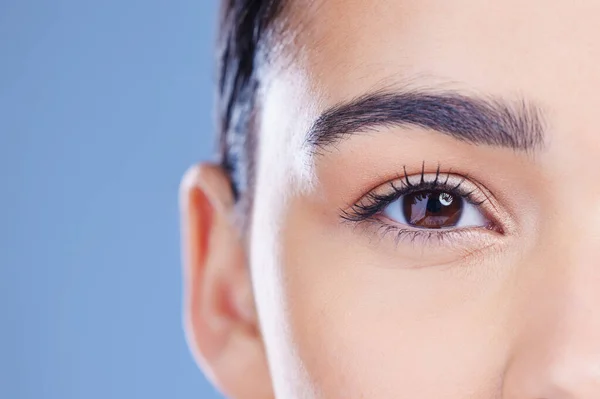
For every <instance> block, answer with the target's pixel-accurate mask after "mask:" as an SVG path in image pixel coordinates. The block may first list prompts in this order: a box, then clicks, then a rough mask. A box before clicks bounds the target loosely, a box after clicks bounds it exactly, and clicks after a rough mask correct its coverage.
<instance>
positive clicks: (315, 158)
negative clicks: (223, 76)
mask: <svg viewBox="0 0 600 399" xmlns="http://www.w3.org/2000/svg"><path fill="white" fill-rule="evenodd" d="M304 3H311V4H310V5H308V4H304ZM313 3H314V4H313ZM286 11H287V12H286V15H288V16H291V17H290V21H289V26H288V35H287V37H285V38H283V40H284V41H285V43H287V45H286V46H284V47H283V49H282V52H281V53H278V54H277V56H276V57H275V58H274V59H275V60H276V61H275V63H274V65H272V66H271V67H270V68H269V70H270V74H269V75H268V82H269V84H268V85H267V86H266V87H265V90H264V91H263V93H262V95H261V104H262V106H261V110H260V112H259V115H258V116H259V118H258V120H259V121H260V128H259V145H258V148H257V160H258V169H257V175H256V177H257V180H256V193H255V199H254V208H253V214H252V225H251V230H250V235H249V246H248V248H249V249H248V250H249V254H248V256H249V263H250V266H251V272H252V278H253V288H254V296H255V301H256V304H257V309H258V315H259V319H260V323H261V330H262V334H263V338H264V342H265V346H266V351H267V356H268V360H269V364H270V369H271V373H272V378H273V383H274V386H275V390H276V392H277V395H278V397H281V398H295V397H303V398H329V399H339V398H423V399H425V398H432V399H440V398H449V399H454V398H456V399H458V398H460V399H464V398H486V399H488V398H532V399H536V398H548V399H555V398H595V397H600V316H599V315H598V311H597V310H598V308H599V307H600V167H598V163H599V162H600V131H599V130H598V129H599V123H598V118H599V117H600V94H599V93H600V72H599V67H598V65H599V64H600V41H599V40H598V37H599V35H600V25H599V23H598V21H599V17H600V3H599V2H597V1H591V0H590V1H585V0H579V1H577V0H576V1H570V2H561V1H548V0H529V1H522V0H506V1H482V0H455V1H442V0H419V1H409V0H404V1H394V0H378V1H350V0H328V1H315V2H302V1H294V2H292V4H291V5H289V6H288V9H287V10H286Z"/></svg>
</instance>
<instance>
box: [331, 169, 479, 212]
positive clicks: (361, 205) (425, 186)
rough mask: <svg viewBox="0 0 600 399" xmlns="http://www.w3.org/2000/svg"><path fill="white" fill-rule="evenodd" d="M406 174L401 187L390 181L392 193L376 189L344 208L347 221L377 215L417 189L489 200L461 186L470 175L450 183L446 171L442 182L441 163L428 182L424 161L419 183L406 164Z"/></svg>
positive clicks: (401, 179) (402, 177)
mask: <svg viewBox="0 0 600 399" xmlns="http://www.w3.org/2000/svg"><path fill="white" fill-rule="evenodd" d="M403 171H404V175H403V176H401V177H400V176H399V177H398V179H397V180H396V181H400V183H401V185H402V186H401V187H398V186H396V184H395V183H394V181H391V182H389V183H388V184H389V185H390V187H391V188H392V190H391V193H389V194H384V195H381V194H377V193H376V192H375V191H371V192H369V193H367V194H366V195H365V196H364V197H363V198H361V200H360V201H359V202H357V203H356V204H354V205H352V206H351V207H350V209H348V210H342V211H341V213H342V218H343V219H344V220H346V221H350V222H360V221H363V220H366V219H369V218H370V217H372V216H375V215H376V214H378V213H379V212H381V211H382V210H383V209H384V208H385V207H386V206H387V205H389V204H390V203H392V202H394V201H396V200H397V199H398V198H400V197H402V196H403V195H408V194H411V193H414V192H417V191H426V190H438V191H446V192H449V193H452V194H458V195H460V196H461V197H462V198H464V199H465V200H466V201H468V202H469V203H471V204H473V205H476V206H479V205H481V204H483V203H484V202H485V201H486V200H488V199H489V198H488V196H487V194H485V199H483V200H481V201H474V200H473V198H472V194H473V192H474V191H475V190H472V191H465V190H463V189H461V188H460V187H461V186H462V184H463V183H464V182H465V180H467V179H468V175H459V174H455V175H458V176H460V177H461V180H460V182H459V183H458V184H456V185H450V184H448V180H449V179H450V176H451V175H452V174H453V173H452V172H451V170H450V171H448V172H447V173H446V178H445V180H444V181H443V182H442V181H440V165H439V164H438V167H437V170H436V173H435V179H434V180H433V181H430V182H427V181H425V163H423V165H422V168H421V178H420V181H419V182H418V183H412V182H411V181H410V180H409V179H408V177H409V175H408V173H407V172H406V166H403Z"/></svg>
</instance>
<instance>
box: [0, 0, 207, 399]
mask: <svg viewBox="0 0 600 399" xmlns="http://www.w3.org/2000/svg"><path fill="white" fill-rule="evenodd" d="M216 11H217V2H216V1H214V0H195V1H191V0H170V1H157V0H104V1H82V0H54V1H42V0H38V1H34V0H0V55H1V57H2V58H1V62H0V174H1V175H0V178H1V181H0V187H1V197H0V267H1V269H0V300H1V301H0V314H1V316H2V319H1V320H2V321H1V323H2V324H1V330H0V398H3V399H4V398H27V399H29V398H32V399H33V398H36V399H38V398H51V399H54V398H57V399H58V398H60V399H69V398H103V399H105V398H216V397H217V395H216V394H215V391H214V390H213V389H212V388H211V387H210V385H209V384H208V383H207V382H206V381H205V380H204V378H203V377H202V375H201V373H200V371H199V370H198V368H197V367H196V365H195V364H194V362H193V360H192V358H191V355H190V354H189V351H188V349H187V347H186V343H185V340H184V335H183V332H182V327H181V315H180V305H181V282H180V279H181V271H180V263H179V261H180V257H179V226H178V209H177V189H178V184H179V179H180V176H181V175H182V174H183V172H184V171H185V169H186V168H187V167H188V166H189V165H191V164H192V163H194V162H197V161H198V160H201V159H207V158H209V157H211V156H212V153H213V149H214V148H215V146H214V145H213V142H214V134H213V130H214V129H213V126H214V123H213V112H212V111H213V107H212V98H213V97H212V95H213V86H212V80H213V76H214V71H213V65H212V61H213V53H212V50H213V37H214V33H215V28H216V21H215V18H216V15H217V13H216Z"/></svg>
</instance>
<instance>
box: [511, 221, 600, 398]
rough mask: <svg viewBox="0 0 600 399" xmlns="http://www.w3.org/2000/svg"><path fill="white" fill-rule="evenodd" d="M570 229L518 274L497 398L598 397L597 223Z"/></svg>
mask: <svg viewBox="0 0 600 399" xmlns="http://www.w3.org/2000/svg"><path fill="white" fill-rule="evenodd" d="M595 226H598V227H595ZM570 228H572V229H575V230H574V231H573V232H572V233H571V234H568V235H565V234H563V233H564V232H562V233H561V234H557V235H556V236H555V237H554V240H552V239H550V240H549V241H546V242H545V243H543V244H542V245H543V247H544V249H543V250H540V251H536V253H538V254H542V255H541V256H540V258H539V259H536V260H535V261H533V262H531V263H530V265H528V266H525V267H523V270H522V271H521V272H519V273H518V276H517V279H518V280H520V281H517V283H518V284H519V286H521V287H522V289H520V290H518V291H516V292H517V294H516V295H517V296H519V298H517V300H516V301H514V303H515V304H516V305H515V306H517V307H518V309H514V312H516V313H517V314H519V315H520V316H519V317H518V318H519V320H520V322H519V323H518V325H519V331H518V333H516V334H515V337H516V338H515V340H516V341H515V345H514V347H513V352H512V357H511V359H510V361H509V362H508V364H507V367H506V370H505V379H504V389H503V398H511V399H512V398H514V399H517V398H523V399H525V398H531V399H540V398H543V399H563V398H600V224H598V223H591V224H589V225H587V226H581V225H579V226H577V227H570ZM565 237H569V238H568V239H567V238H565ZM547 238H550V237H547Z"/></svg>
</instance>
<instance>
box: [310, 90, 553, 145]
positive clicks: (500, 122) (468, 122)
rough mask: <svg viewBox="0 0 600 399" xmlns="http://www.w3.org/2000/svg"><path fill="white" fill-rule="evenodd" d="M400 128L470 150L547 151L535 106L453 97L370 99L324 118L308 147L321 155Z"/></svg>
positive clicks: (378, 95) (413, 94)
mask: <svg viewBox="0 0 600 399" xmlns="http://www.w3.org/2000/svg"><path fill="white" fill-rule="evenodd" d="M395 126H415V127H420V128H424V129H428V130H434V131H437V132H440V133H442V134H447V135H449V136H451V137H454V138H455V139H457V140H461V141H464V142H467V143H470V144H475V145H490V146H499V147H505V148H510V149H514V150H519V151H525V152H529V151H534V150H536V149H539V148H541V147H543V146H544V123H543V117H542V112H541V110H540V108H538V107H537V106H535V105H533V104H532V103H529V102H527V101H525V100H518V101H512V102H510V101H506V100H503V99H496V98H483V97H473V96H467V95H463V94H461V93H459V92H452V91H450V92H443V93H433V94H432V93H427V92H420V91H407V92H400V93H398V92H384V91H379V92H374V93H369V94H366V95H364V96H362V97H359V98H357V99H354V100H352V101H350V102H347V103H342V104H339V105H336V106H334V107H332V108H330V109H328V110H327V111H325V112H324V113H323V114H321V116H320V117H319V118H318V119H317V120H316V121H315V122H314V123H313V125H312V127H311V128H310V130H309V132H308V135H307V138H306V141H307V143H308V144H309V145H310V146H311V147H312V149H313V151H315V152H319V150H323V149H325V148H326V147H328V146H331V145H335V144H336V143H338V142H340V141H341V140H343V139H345V138H348V137H350V136H352V135H354V134H357V133H361V132H366V131H372V130H374V129H376V128H380V127H395Z"/></svg>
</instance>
